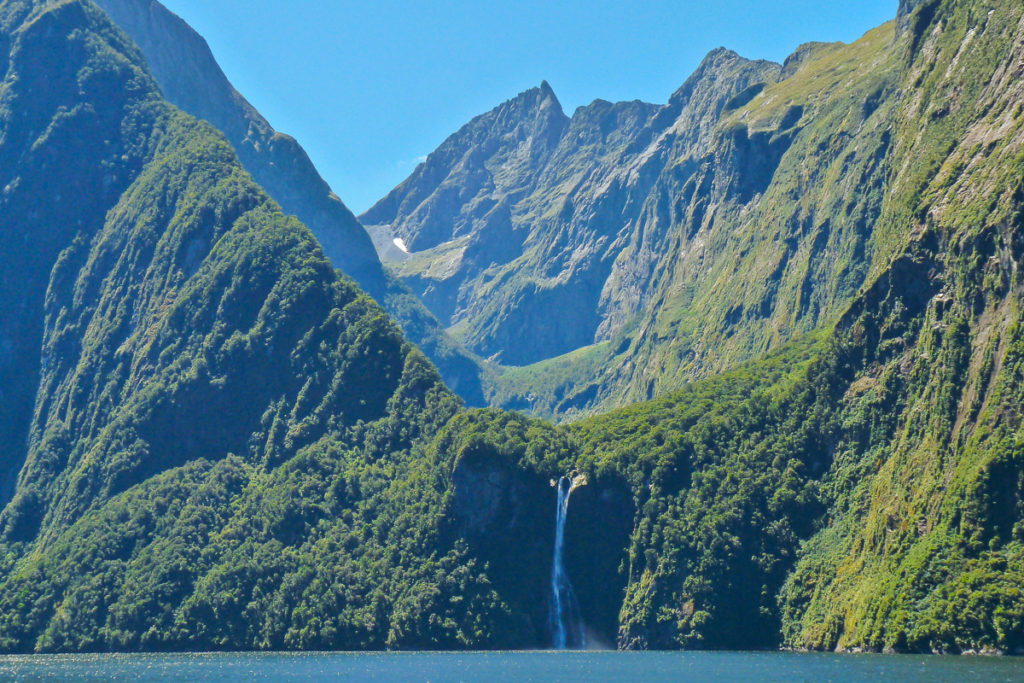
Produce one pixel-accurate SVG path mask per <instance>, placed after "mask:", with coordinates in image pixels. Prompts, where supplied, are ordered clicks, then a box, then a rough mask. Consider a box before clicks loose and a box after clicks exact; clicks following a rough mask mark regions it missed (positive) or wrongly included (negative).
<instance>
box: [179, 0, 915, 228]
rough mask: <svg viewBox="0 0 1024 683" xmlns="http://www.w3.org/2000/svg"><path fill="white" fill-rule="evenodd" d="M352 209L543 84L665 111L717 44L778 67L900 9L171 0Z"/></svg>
mask: <svg viewBox="0 0 1024 683" xmlns="http://www.w3.org/2000/svg"><path fill="white" fill-rule="evenodd" d="M162 2H163V3H164V4H165V5H166V6H167V7H169V8H170V9H171V10H172V11H174V12H176V13H177V14H179V15H180V16H181V17H183V18H184V19H185V20H186V21H188V22H189V23H190V24H191V25H192V26H193V27H194V28H195V29H196V30H198V31H199V32H200V33H201V34H202V35H203V36H204V37H205V38H206V40H207V42H209V44H210V47H211V48H212V49H213V52H214V55H215V56H216V57H217V60H218V61H219V62H220V65H221V67H222V68H223V69H224V71H225V72H226V73H227V75H228V78H229V79H231V81H232V82H233V83H234V85H235V87H236V88H238V90H239V91H241V92H242V94H243V95H245V96H246V98H248V99H249V101H250V102H252V103H253V105H255V106H256V108H257V109H259V110H260V112H261V113H262V114H263V115H264V116H265V117H266V118H267V119H268V120H269V121H270V123H271V124H272V125H273V126H274V127H275V128H277V129H278V130H280V131H282V132H285V133H289V134H291V135H293V136H295V137H296V138H297V139H298V140H299V142H300V143H302V145H303V146H304V147H305V148H306V151H308V152H309V155H310V157H311V158H312V159H313V162H314V163H315V164H316V166H317V168H318V169H319V170H320V173H321V174H322V175H323V176H324V178H325V179H326V180H327V182H328V183H330V184H331V186H332V187H333V188H334V190H335V192H337V193H338V195H339V196H340V197H341V198H342V199H343V200H344V201H345V202H346V203H347V204H348V205H349V207H351V208H352V209H353V210H354V211H356V212H357V213H359V212H361V211H364V210H366V209H367V208H369V207H370V206H371V205H372V204H373V202H374V201H376V200H377V199H379V198H380V197H382V196H383V195H384V194H386V193H387V192H388V191H389V190H390V189H391V188H392V187H394V186H395V185H397V184H398V183H399V182H401V181H402V180H403V179H404V178H405V177H406V176H407V175H408V174H409V173H410V172H412V170H413V168H414V167H415V164H416V160H417V159H418V158H420V157H422V156H423V155H425V154H427V153H428V152H430V151H431V150H433V149H434V148H435V147H437V145H438V144H440V143H441V141H443V140H444V139H445V138H446V137H447V136H448V135H450V134H451V133H453V132H454V131H455V130H457V129H458V128H459V127H460V126H461V125H462V124H464V123H465V122H467V121H468V120H469V119H470V118H472V117H473V116H475V115H477V114H480V113H482V112H485V111H487V110H489V109H491V108H492V107H494V106H495V105H497V104H499V103H500V102H502V101H504V100H506V99H508V98H510V97H513V96H515V95H516V94H517V93H519V92H521V91H523V90H526V89H527V88H531V87H534V86H536V85H539V84H540V82H541V81H542V80H545V79H546V80H547V81H548V82H549V83H551V86H552V87H553V88H554V90H555V93H556V94H557V95H558V98H559V100H560V101H561V102H562V106H563V107H564V108H565V110H566V113H569V114H571V113H572V111H573V110H574V109H575V108H576V107H577V106H580V105H583V104H587V103H589V102H591V101H592V100H594V99H596V98H603V99H607V100H632V99H641V100H646V101H648V102H659V103H661V102H665V101H667V100H668V97H669V95H670V94H671V93H672V92H673V91H674V90H675V89H676V88H678V87H679V86H680V85H682V83H683V81H685V80H686V78H687V76H688V75H689V74H690V73H691V72H692V71H693V69H694V68H695V67H696V66H697V64H698V63H699V62H700V60H701V58H702V57H703V56H704V55H705V54H706V53H707V52H708V51H709V50H711V49H713V48H716V47H718V46H725V47H728V48H731V49H733V50H736V51H737V52H739V53H740V54H742V55H743V56H745V57H750V58H763V59H773V60H776V61H780V60H782V59H784V58H785V57H786V55H787V54H789V53H790V52H792V51H793V49H794V48H795V47H796V46H797V45H799V44H800V43H803V42H807V41H809V40H824V41H832V40H842V41H846V42H850V41H852V40H856V39H857V38H858V37H860V36H861V35H862V34H863V33H864V32H865V31H867V30H868V29H870V28H873V27H874V26H877V25H879V24H881V23H883V22H885V21H888V20H889V19H891V18H893V17H894V16H895V15H896V9H897V4H898V2H897V0H856V1H855V2H841V3H834V2H827V1H825V0H773V1H767V2H766V1H765V0H717V1H716V0H703V1H700V2H697V1H693V0H675V1H663V0H645V1H638V0H618V1H617V2H614V1H607V0H565V1H558V0H516V1H515V2H510V1H508V0H491V1H490V2H488V1H487V0H475V1H468V0H461V1H454V0H433V1H421V0H364V1H362V2H355V1H352V0H287V1H283V0H162Z"/></svg>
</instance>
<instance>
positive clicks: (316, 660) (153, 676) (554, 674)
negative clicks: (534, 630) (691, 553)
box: [0, 652, 1024, 683]
mask: <svg viewBox="0 0 1024 683" xmlns="http://www.w3.org/2000/svg"><path fill="white" fill-rule="evenodd" d="M0 680H4V681H53V680H63V681H190V682H196V681H227V682H230V681H289V680H340V681H486V683H499V682H501V681H586V682H587V683H595V682H597V681H629V680H636V681H642V682H643V683H654V682H655V681H786V682H787V683H790V682H796V681H808V682H809V683H812V682H813V683H822V682H825V681H873V682H876V683H881V682H882V681H930V682H934V683H941V682H944V681H950V682H952V681H957V682H960V681H1015V682H1020V681H1024V659H1010V658H990V657H916V656H897V655H834V654H789V653H767V652H764V653H761V652H686V653H661V652H643V653H623V652H473V653H434V652H424V653H385V654H370V653H351V654H349V653H337V654H335V653H311V654H273V653H271V654H180V655H34V656H33V655H29V656H15V657H0Z"/></svg>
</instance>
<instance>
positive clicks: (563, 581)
mask: <svg viewBox="0 0 1024 683" xmlns="http://www.w3.org/2000/svg"><path fill="white" fill-rule="evenodd" d="M585 483H586V480H585V479H584V477H583V476H582V475H577V476H576V477H573V478H571V479H570V478H569V477H561V478H560V479H559V480H558V499H557V507H556V508H555V556H554V560H553V562H552V563H551V615H550V621H551V633H552V636H553V639H554V643H553V644H554V646H555V648H556V649H558V650H564V649H565V648H567V647H578V648H584V647H586V639H585V637H584V635H583V624H582V622H581V620H580V606H579V603H578V602H576V595H575V594H574V593H573V591H572V583H571V582H570V581H569V574H568V572H567V571H566V570H565V558H564V550H565V518H566V517H567V516H568V513H569V497H570V496H571V495H572V492H573V491H574V490H575V489H576V487H577V486H579V485H580V484H585Z"/></svg>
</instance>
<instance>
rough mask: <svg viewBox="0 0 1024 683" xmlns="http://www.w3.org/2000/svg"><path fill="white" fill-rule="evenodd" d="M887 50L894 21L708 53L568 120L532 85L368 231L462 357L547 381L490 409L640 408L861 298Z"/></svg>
mask: <svg viewBox="0 0 1024 683" xmlns="http://www.w3.org/2000/svg"><path fill="white" fill-rule="evenodd" d="M896 44H897V36H896V35H895V33H894V27H893V24H888V25H886V26H883V27H881V28H880V29H877V30H875V31H873V32H871V33H869V34H867V35H866V36H865V37H864V38H863V39H861V40H860V41H858V42H857V43H855V44H853V45H842V44H824V43H811V44H807V45H804V46H801V47H800V48H799V49H798V50H797V51H796V52H794V54H793V55H792V56H790V57H789V58H788V59H787V60H786V61H785V63H784V64H775V63H771V62H766V61H751V60H748V59H744V58H743V57H740V56H739V55H737V54H736V53H734V52H731V51H729V50H726V49H722V48H720V49H717V50H714V51H712V52H711V53H709V54H708V55H707V57H706V58H705V59H704V61H703V62H702V63H701V65H700V66H699V68H698V69H697V70H696V71H695V72H694V74H693V75H692V76H691V77H690V78H689V79H687V81H686V82H685V83H684V85H683V86H682V87H681V88H679V90H677V91H676V92H675V93H673V95H672V96H671V97H670V98H669V101H668V103H667V104H664V105H655V104H648V103H643V102H638V101H634V102H619V103H611V102H605V101H602V100H597V101H595V102H593V103H591V104H590V105H588V106H585V107H580V108H579V109H577V110H576V111H575V112H574V113H573V115H572V116H571V117H570V118H568V119H566V118H564V117H563V116H562V115H561V110H560V108H559V106H558V102H557V99H556V98H555V96H554V94H553V92H551V89H550V87H549V86H548V85H547V84H546V83H545V84H543V85H542V86H541V87H540V88H536V89H534V90H530V91H527V92H525V93H522V94H521V95H519V96H518V97H516V98H515V99H513V100H510V101H508V102H506V103H504V104H502V105H501V106H499V107H497V108H496V109H494V110H493V111H491V112H489V113H487V114H484V115H483V116H480V117H478V118H476V119H474V120H473V121H471V122H470V123H469V124H467V125H466V126H465V127H463V128H462V129H461V130H460V131H458V132H457V133H455V134H454V135H453V136H452V137H450V138H449V139H448V140H446V141H445V142H444V143H443V144H442V146H441V147H440V148H438V150H437V151H436V152H434V153H433V154H432V155H430V156H429V157H428V158H427V160H426V161H425V163H423V164H422V165H421V166H420V167H419V168H417V169H416V171H415V172H414V173H413V174H412V176H410V177H409V179H407V180H406V181H405V182H403V183H402V184H401V185H399V186H398V187H397V188H396V189H395V190H394V191H393V192H391V193H390V194H389V195H388V196H387V197H385V198H384V199H382V200H381V201H380V202H379V203H378V204H377V205H376V206H374V207H373V208H372V209H371V210H370V211H368V212H367V213H366V214H364V215H363V216H362V217H361V218H362V220H363V222H364V223H365V224H367V225H369V226H371V227H370V230H371V232H373V233H375V234H378V235H384V236H385V237H400V238H401V239H402V240H404V242H405V244H406V245H408V247H409V249H410V252H411V253H408V254H400V255H397V258H395V256H396V255H395V254H394V252H392V253H391V256H390V257H389V256H388V254H386V253H384V252H382V253H383V254H384V258H385V259H386V260H387V261H388V262H389V264H390V267H391V268H392V269H393V271H394V272H395V273H396V274H398V276H399V277H401V278H402V279H403V280H404V281H405V282H406V283H408V284H409V285H410V287H412V289H413V290H414V291H415V292H416V293H417V294H418V295H419V296H420V298H421V299H422V300H423V301H424V302H425V303H426V304H427V305H428V306H429V307H430V309H431V310H432V311H433V313H434V314H435V315H436V316H437V317H438V319H439V320H441V321H442V323H443V324H445V325H447V326H448V327H449V330H450V331H451V332H452V333H453V334H454V335H455V336H456V338H458V339H459V340H460V341H462V342H463V343H464V344H465V345H466V346H467V347H468V348H469V349H471V350H472V351H474V352H476V353H478V354H479V355H481V356H484V357H487V358H491V359H492V360H494V361H497V362H498V363H500V364H502V365H504V366H528V365H531V364H536V363H550V364H555V365H557V366H558V367H559V368H561V370H560V371H559V372H557V373H547V372H544V371H543V369H544V368H545V367H548V366H546V365H543V364H542V365H540V366H538V367H537V368H536V370H537V371H536V372H533V371H532V370H530V371H526V373H525V375H524V373H523V372H519V373H512V374H509V373H507V372H506V374H505V377H506V378H508V377H513V376H514V377H515V379H514V380H511V381H509V383H507V384H502V380H499V381H498V388H497V389H495V390H493V391H492V392H491V394H490V399H491V402H492V403H493V404H496V405H502V406H506V407H516V408H520V409H523V408H526V409H533V410H535V411H536V412H539V413H541V414H548V415H572V414H575V413H578V412H589V411H592V410H594V409H596V408H598V407H609V406H612V405H621V404H623V403H628V402H631V401H635V400H639V399H645V398H650V397H652V396H655V395H659V394H661V393H663V392H664V391H667V390H671V389H673V388H676V387H678V386H680V384H681V383H685V382H686V381H689V380H692V379H695V378H699V377H703V376H707V375H710V374H714V373H715V372H718V371H720V370H722V369H725V368H728V367H732V366H733V365H735V363H737V362H740V361H742V360H745V359H747V358H751V357H754V356H755V355H757V354H760V353H762V352H764V351H766V350H769V349H771V348H775V347H776V346H777V345H778V344H780V343H784V342H785V341H787V340H789V339H792V338H794V337H795V336H798V335H800V334H802V333H804V332H807V331H809V330H812V329H814V328H816V327H817V326H819V325H820V324H822V323H823V322H825V321H827V320H830V319H832V318H833V317H834V316H835V315H837V314H838V312H840V311H841V309H842V307H843V306H844V305H845V304H846V303H848V301H849V297H850V296H851V295H852V293H853V292H855V291H856V290H857V288H858V287H860V286H861V284H862V283H863V279H864V277H865V275H866V273H867V272H868V270H869V269H870V264H871V259H872V252H871V250H870V249H869V242H870V230H871V225H872V223H873V221H874V220H875V218H876V217H877V216H878V213H879V210H880V202H881V195H880V193H879V192H880V190H879V188H880V187H881V186H882V184H883V183H884V174H885V172H886V168H887V167H886V165H885V157H886V152H887V145H888V136H889V134H890V133H889V132H888V131H889V128H888V127H889V125H890V121H889V120H888V119H887V118H886V116H887V115H888V113H887V112H888V109H887V104H888V102H889V99H890V97H891V94H892V92H893V83H894V78H895V76H894V70H895V69H896V68H897V62H898V59H897V58H896V57H895V55H896V52H897V50H895V49H894V46H895V45H896ZM868 66H870V67H871V68H867V67H868ZM854 178H856V179H857V180H856V183H857V184H856V186H854V184H853V183H854ZM833 181H835V182H833ZM387 241H389V240H387V239H384V238H383V237H379V238H378V244H384V243H386V242H387ZM524 377H525V379H524Z"/></svg>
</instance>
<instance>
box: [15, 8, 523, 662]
mask: <svg viewBox="0 0 1024 683" xmlns="http://www.w3.org/2000/svg"><path fill="white" fill-rule="evenodd" d="M0 44H2V46H3V49H4V50H5V52H4V55H5V60H4V68H5V71H6V77H5V79H4V80H3V83H2V85H0V101H2V103H3V106H2V107H0V128H2V130H3V131H4V135H3V137H2V142H0V144H2V145H3V147H2V150H0V151H2V153H0V159H2V160H3V161H2V163H3V164H4V171H3V173H4V183H5V185H6V188H7V190H6V191H5V192H4V195H3V200H2V201H3V202H4V205H3V211H2V212H0V213H2V219H0V220H2V221H3V223H2V226H3V229H2V230H0V235H2V237H3V239H4V245H3V246H4V249H3V250H2V251H0V263H2V267H0V272H3V273H4V277H5V278H6V279H5V285H6V286H7V296H6V297H5V304H4V305H5V308H4V309H3V311H2V312H3V317H2V318H0V322H2V329H3V330H4V335H5V339H6V338H9V339H12V342H11V344H10V346H9V347H5V350H6V351H7V355H5V358H4V361H5V366H4V372H5V373H7V374H9V375H10V376H11V377H15V378H17V379H18V381H17V382H12V383H10V384H6V383H5V384H4V391H5V395H6V397H7V398H8V401H6V402H5V403H6V405H8V406H13V407H15V408H17V410H8V411H7V412H6V413H5V414H4V417H5V423H4V429H5V434H4V437H5V438H4V439H3V440H2V441H0V443H2V448H3V451H2V452H0V463H2V464H3V468H4V471H5V472H6V473H11V472H15V473H17V472H19V471H20V474H19V475H18V478H17V486H16V488H15V490H14V495H13V498H12V500H11V502H10V503H9V504H8V505H7V506H6V507H5V509H4V510H3V512H2V513H0V546H2V548H3V549H2V550H0V557H2V558H3V559H2V560H0V582H2V583H3V589H2V590H0V594H2V596H3V597H2V598H0V603H2V605H0V615H2V616H0V647H2V648H3V649H4V650H5V651H31V650H33V649H37V650H54V649H61V650H96V649H139V648H150V649H152V648H178V649H180V648H201V649H215V648H226V647H233V648H238V647H242V648H253V647H312V646H314V645H319V646H321V647H353V648H354V647H384V646H385V644H390V645H396V646H397V645H403V644H404V645H410V646H411V645H417V646H427V645H432V646H434V647H440V646H448V647H453V646H458V645H471V644H475V645H478V646H479V645H481V644H482V638H483V637H484V636H483V635H482V633H483V629H484V628H485V627H486V625H487V623H488V622H486V621H485V620H487V619H495V618H496V619H497V620H498V621H506V622H510V623H509V624H508V625H505V626H504V627H502V628H500V629H490V628H488V629H486V630H487V632H488V634H489V633H490V632H492V631H495V630H500V631H501V632H503V633H507V634H509V636H508V638H516V639H517V641H516V642H521V641H533V640H535V639H536V638H537V636H536V635H535V634H532V633H529V632H525V631H524V629H525V628H529V624H526V626H525V627H524V626H523V620H522V619H518V621H515V620H512V618H511V617H510V616H509V613H510V610H509V609H508V608H507V607H506V606H505V605H504V603H503V601H502V598H501V597H500V596H499V595H497V594H496V593H495V592H494V590H493V589H491V588H490V587H489V584H488V580H487V578H486V575H485V573H484V572H483V570H482V568H480V567H477V566H476V565H475V563H474V561H473V559H472V557H470V556H469V555H468V553H467V551H466V549H465V548H464V547H460V546H459V545H458V544H457V542H456V539H449V538H448V537H446V536H445V535H444V531H443V523H442V517H443V514H444V510H445V507H444V500H443V495H442V494H443V493H444V491H445V480H446V478H447V477H448V473H449V472H450V467H449V468H446V467H445V466H444V465H443V464H440V463H438V462H437V461H436V459H437V458H438V457H440V458H444V457H446V455H445V456H436V455H432V454H431V453H430V452H428V449H427V442H428V440H429V438H430V437H432V436H433V435H434V434H436V433H437V432H438V431H439V429H440V428H441V427H442V426H443V425H444V424H445V423H446V422H447V421H448V420H449V419H450V418H451V417H452V416H453V415H454V414H455V413H456V412H457V410H458V407H459V402H458V400H457V399H456V398H455V397H454V395H453V394H451V393H450V392H449V390H448V389H446V388H445V387H444V385H443V384H442V383H441V380H440V377H439V376H438V374H437V372H436V370H435V369H434V368H433V367H432V366H431V365H430V363H429V362H428V361H427V360H426V359H425V358H424V357H423V356H422V354H421V353H420V352H419V351H417V350H416V349H415V348H414V347H413V346H411V345H410V344H409V343H408V342H406V341H404V340H403V338H402V336H401V334H400V332H399V330H398V328H397V327H396V326H395V325H394V324H393V323H391V322H390V320H389V319H388V318H387V316H386V315H385V314H384V312H383V311H382V310H381V309H380V308H379V307H378V306H377V304H375V303H374V302H373V301H372V300H371V299H370V298H369V297H367V296H366V295H365V294H363V293H362V292H360V291H359V290H358V289H357V287H356V286H355V285H354V284H353V283H352V282H351V281H350V280H349V279H347V278H346V277H344V276H343V275H341V274H340V273H339V272H338V271H336V270H334V269H333V268H332V267H331V266H330V264H329V263H328V261H327V260H326V258H325V257H324V254H323V252H322V250H321V249H320V247H319V245H318V244H317V242H316V240H315V239H314V237H313V236H312V234H311V233H310V232H309V230H308V229H307V228H306V227H305V226H303V225H302V224H300V223H299V222H298V221H296V220H295V219H294V218H288V217H285V216H284V215H283V214H282V212H281V210H280V208H279V207H278V206H277V205H276V204H275V203H274V202H273V201H272V200H270V199H269V198H268V197H267V195H266V194H264V193H263V191H262V190H261V189H260V188H259V187H258V186H257V185H256V184H255V183H254V182H253V181H252V179H251V178H250V177H249V175H248V174H247V173H246V172H245V171H244V170H242V168H241V166H240V164H239V163H238V160H237V158H236V157H235V155H234V153H233V151H232V149H231V147H230V146H229V145H228V143H227V142H226V141H225V140H224V138H223V137H222V136H221V135H220V134H219V133H217V132H216V131H215V129H214V128H212V127H211V126H210V125H208V124H207V123H204V122H200V121H197V120H196V119H194V118H192V117H190V116H188V115H187V114H185V113H183V112H181V111H179V110H177V109H175V108H174V107H173V106H171V105H170V104H168V103H167V102H166V101H164V100H163V99H162V98H161V96H160V93H159V90H158V88H157V85H156V83H155V81H154V80H153V79H152V78H151V77H150V76H149V75H148V73H147V72H146V70H145V67H144V60H143V58H142V55H141V54H140V53H139V52H138V50H137V48H136V47H135V46H134V45H133V44H132V43H131V42H130V41H129V40H128V38H127V36H126V35H125V34H124V33H122V32H121V31H120V30H119V29H117V28H116V27H115V26H114V25H113V24H112V23H111V22H110V20H109V18H108V17H107V16H106V15H105V14H104V13H103V12H102V10H100V9H99V8H98V7H97V6H96V5H94V4H92V3H91V2H88V1H85V0H56V1H53V2H30V1H28V0H7V1H5V2H3V3H0ZM14 335H18V336H16V337H15V336H14ZM33 346H34V347H35V350H34V352H33V351H32V347H33ZM33 385H35V386H33ZM21 391H24V392H25V394H22V393H18V392H21ZM26 394H27V395H26ZM33 399H34V400H33ZM8 476H10V475H8ZM330 586H334V587H335V588H336V590H334V589H329V588H327V587H330ZM246 592H248V594H249V597H248V598H245V599H244V600H245V602H244V603H242V604H239V603H238V602H237V600H240V599H243V598H242V596H243V594H245V593H246ZM230 594H233V595H234V596H235V597H234V598H229V597H228V596H229V595H230ZM302 594H305V595H306V596H307V597H306V598H301V597H300V596H301V595H302ZM257 596H262V597H257ZM403 596H404V597H403ZM474 596H476V597H474ZM226 601H227V602H226ZM261 601H263V602H261ZM229 603H230V604H229ZM257 603H259V604H257ZM282 609H283V610H284V611H283V612H282V611H281V610H282ZM245 610H249V613H250V616H249V617H246V616H244V614H243V612H245ZM218 616H220V617H225V616H226V617H227V618H218ZM293 626H294V628H293Z"/></svg>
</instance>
